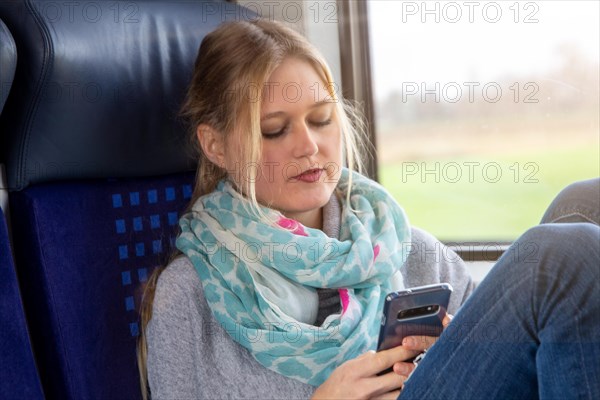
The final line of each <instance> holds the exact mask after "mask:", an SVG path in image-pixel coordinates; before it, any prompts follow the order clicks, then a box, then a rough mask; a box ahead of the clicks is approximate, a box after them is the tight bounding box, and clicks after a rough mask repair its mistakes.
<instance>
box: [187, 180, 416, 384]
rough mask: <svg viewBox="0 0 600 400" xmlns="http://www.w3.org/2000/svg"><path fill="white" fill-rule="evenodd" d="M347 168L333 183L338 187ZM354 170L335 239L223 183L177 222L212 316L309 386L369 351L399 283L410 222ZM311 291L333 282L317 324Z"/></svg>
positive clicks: (264, 359) (261, 357) (270, 364)
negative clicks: (333, 299) (257, 207)
mask: <svg viewBox="0 0 600 400" xmlns="http://www.w3.org/2000/svg"><path fill="white" fill-rule="evenodd" d="M349 173H350V172H349V171H348V170H347V169H344V170H343V171H342V176H341V178H340V182H339V184H338V189H340V190H341V192H342V193H344V194H345V193H347V190H348V175H349ZM352 174H353V175H352V181H353V183H352V191H351V195H350V204H347V203H346V198H345V196H342V199H341V202H342V216H341V229H340V238H339V240H338V239H334V238H330V237H328V236H327V235H326V234H325V233H323V232H322V231H321V230H318V229H311V228H307V227H305V226H302V225H301V224H299V223H298V222H296V221H294V220H291V219H287V218H285V217H284V216H283V215H282V214H281V213H279V212H277V211H274V210H272V209H268V208H263V212H264V213H265V214H266V215H267V216H268V217H269V219H272V220H273V221H275V223H274V224H273V225H270V224H266V223H264V222H262V221H261V220H260V219H259V218H257V217H256V216H255V215H254V213H252V212H251V211H250V208H249V207H248V205H249V201H248V200H246V199H245V198H244V197H243V196H241V195H240V194H239V193H238V192H237V191H236V190H235V189H234V188H233V187H232V185H231V183H229V182H228V181H221V182H220V183H219V184H218V186H217V189H216V190H215V191H214V192H212V193H210V194H208V195H206V196H203V197H201V198H199V199H198V201H197V202H196V203H195V204H194V206H193V208H192V211H191V212H190V213H187V214H186V215H184V216H183V217H182V218H181V220H180V221H179V225H180V226H181V229H182V233H181V234H180V236H179V237H178V238H177V247H178V248H179V249H180V250H181V251H182V252H183V253H184V254H185V255H186V256H187V257H189V259H190V260H191V262H192V263H193V265H194V267H195V268H196V271H197V272H198V275H199V276H200V279H201V281H202V285H203V288H204V295H205V297H206V300H207V302H208V304H209V305H210V307H211V309H212V312H213V314H214V316H215V318H216V319H217V320H218V321H219V323H221V325H222V326H223V327H224V328H225V330H226V331H227V332H228V333H229V334H230V335H231V336H232V338H233V339H234V340H235V341H236V342H238V343H239V344H241V345H242V346H244V347H245V348H247V349H248V350H249V351H250V352H251V353H252V355H253V356H254V358H256V360H257V361H258V362H260V363H261V364H262V365H264V366H265V367H267V368H269V369H271V370H273V371H276V372H278V373H280V374H283V375H285V376H288V377H290V378H294V379H297V380H299V381H301V382H305V383H308V384H311V385H313V386H318V385H320V384H321V383H323V382H324V381H325V380H326V379H327V377H328V376H329V375H330V374H331V372H332V371H333V370H334V369H335V368H336V367H337V366H339V365H340V364H342V363H343V362H344V361H346V360H350V359H353V358H355V357H357V356H358V355H360V354H362V353H364V352H365V351H367V350H373V349H374V348H375V346H376V342H377V335H378V330H379V320H380V318H381V310H382V307H383V300H384V297H385V296H386V295H387V293H388V292H390V291H392V290H399V289H402V288H403V287H404V284H403V281H402V275H401V274H400V267H401V266H402V265H403V264H404V262H405V261H406V257H407V256H408V250H409V246H408V245H409V243H410V228H409V224H408V220H407V218H406V216H405V214H404V212H403V210H402V209H401V208H400V207H399V206H398V204H397V203H396V202H395V201H394V200H393V199H392V197H391V196H390V195H389V193H388V192H386V191H385V189H383V188H382V187H381V186H380V185H378V184H377V183H375V182H373V181H371V180H369V179H367V178H365V177H363V176H361V175H359V174H357V173H355V172H353V173H352ZM315 288H337V289H338V290H339V293H340V302H341V305H342V311H341V313H339V314H333V315H330V316H329V317H327V319H326V320H325V321H324V322H323V324H322V325H321V326H314V325H313V324H314V322H315V320H316V317H317V311H318V295H317V293H316V290H315Z"/></svg>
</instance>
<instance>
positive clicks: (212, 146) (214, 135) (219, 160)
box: [196, 124, 225, 168]
mask: <svg viewBox="0 0 600 400" xmlns="http://www.w3.org/2000/svg"><path fill="white" fill-rule="evenodd" d="M196 137H197V138H198V142H199V143H200V146H201V147H202V151H203V152H204V155H206V157H208V159H209V160H210V161H211V162H212V163H213V164H215V165H217V166H219V167H220V168H225V143H224V138H223V135H221V134H220V133H219V132H218V131H217V130H215V129H214V128H212V127H211V126H209V125H206V124H200V125H198V128H196Z"/></svg>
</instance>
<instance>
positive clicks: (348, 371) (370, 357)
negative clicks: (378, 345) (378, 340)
mask: <svg viewBox="0 0 600 400" xmlns="http://www.w3.org/2000/svg"><path fill="white" fill-rule="evenodd" d="M417 354H419V351H418V350H409V349H407V348H405V347H403V346H398V347H394V348H392V349H389V350H384V351H380V352H377V353H376V352H374V351H368V352H366V353H364V354H362V355H360V356H358V357H356V358H355V359H353V360H349V361H346V362H345V363H343V364H342V365H340V366H339V367H337V368H336V369H335V370H334V371H333V372H332V373H331V375H330V376H329V378H328V379H327V380H326V381H325V382H323V384H322V385H321V386H319V387H318V388H317V390H315V392H314V393H313V396H312V399H315V400H316V399H396V398H397V397H398V395H400V388H401V387H402V384H403V383H404V380H405V377H404V376H403V375H399V374H397V373H394V372H389V373H387V374H384V375H381V376H377V374H378V373H380V372H381V371H385V370H386V369H388V368H390V367H392V366H395V365H396V364H401V362H402V361H404V360H408V359H411V358H413V357H414V356H416V355H417ZM402 364H404V363H402Z"/></svg>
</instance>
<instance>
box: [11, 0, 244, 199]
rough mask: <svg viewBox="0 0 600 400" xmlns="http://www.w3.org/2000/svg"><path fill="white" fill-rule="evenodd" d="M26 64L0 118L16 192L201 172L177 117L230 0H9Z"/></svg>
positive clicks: (240, 12)
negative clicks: (52, 184) (203, 48)
mask: <svg viewBox="0 0 600 400" xmlns="http://www.w3.org/2000/svg"><path fill="white" fill-rule="evenodd" d="M0 18H2V19H3V20H4V22H5V23H6V25H7V26H8V28H9V29H10V31H11V33H12V35H13V37H14V39H15V43H16V46H17V51H18V54H19V59H18V63H17V70H16V74H15V79H14V83H13V89H12V90H11V93H10V96H9V98H8V100H7V103H6V106H5V109H4V112H3V113H2V116H1V119H0V153H1V159H0V161H3V162H5V163H6V169H7V175H8V184H9V189H10V190H20V189H23V188H25V187H27V186H28V185H30V184H33V183H39V182H48V181H53V180H62V179H72V178H104V177H137V176H151V175H162V174H168V173H174V172H181V171H186V170H190V169H193V168H194V162H193V159H192V157H191V155H192V154H193V152H190V151H189V149H188V148H187V147H189V146H188V140H187V132H186V130H185V127H184V126H182V124H181V122H180V121H179V120H178V119H177V112H178V109H179V106H180V103H181V101H182V99H183V95H184V93H185V90H186V87H187V85H188V83H189V79H190V77H191V71H192V68H193V64H194V60H195V58H196V54H197V51H198V47H199V45H200V42H201V41H202V38H203V37H204V36H205V35H206V34H207V33H208V32H210V31H212V30H213V29H214V28H215V27H216V26H217V25H219V24H220V23H222V22H224V21H226V20H233V19H248V18H255V15H254V14H252V13H251V12H250V11H248V10H246V9H243V8H240V7H239V6H237V5H235V4H232V3H227V2H222V1H133V2H119V1H117V2H115V1H78V2H57V1H40V0H35V1H22V0H18V1H9V2H7V1H3V2H0Z"/></svg>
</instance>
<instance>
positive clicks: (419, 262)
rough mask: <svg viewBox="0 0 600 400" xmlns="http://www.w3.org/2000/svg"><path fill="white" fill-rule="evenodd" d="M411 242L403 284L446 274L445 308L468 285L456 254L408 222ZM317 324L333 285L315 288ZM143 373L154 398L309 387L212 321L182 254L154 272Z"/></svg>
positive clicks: (335, 229) (279, 394) (332, 222)
mask: <svg viewBox="0 0 600 400" xmlns="http://www.w3.org/2000/svg"><path fill="white" fill-rule="evenodd" d="M323 220H324V221H323V230H324V232H325V233H327V234H328V235H329V236H332V237H337V236H338V233H339V224H340V210H339V203H338V201H337V199H336V198H335V196H332V201H330V202H329V203H328V204H327V206H325V209H324V213H323ZM412 241H413V247H412V251H411V252H410V255H409V257H408V260H407V263H406V266H405V268H404V270H403V277H404V283H405V285H406V287H413V286H419V285H425V284H430V283H437V282H449V283H450V284H451V285H452V286H453V288H454V292H453V294H452V297H451V299H450V305H449V307H448V310H449V312H450V313H451V314H454V313H456V310H457V309H458V307H459V306H460V305H461V304H462V303H463V302H464V301H465V299H466V298H467V296H468V295H469V294H470V293H471V291H472V290H473V283H472V280H471V278H470V276H469V274H468V272H467V271H466V269H465V265H464V262H463V261H462V260H461V259H460V258H459V257H458V256H457V255H456V254H454V253H453V252H452V251H451V250H449V249H446V248H444V247H443V245H442V244H441V243H440V242H438V241H437V240H436V239H435V238H434V237H433V236H431V235H429V234H428V233H426V232H424V231H422V230H419V229H416V228H413V229H412ZM318 293H319V315H318V317H317V324H318V323H319V321H323V320H324V319H325V317H326V316H327V315H329V314H331V313H333V312H337V311H338V310H339V307H340V303H339V295H338V294H337V290H327V289H323V290H320V291H319V292H318ZM146 333H147V341H148V342H147V343H148V381H149V385H150V389H151V396H152V399H153V400H158V399H225V398H235V399H306V398H309V397H310V396H311V395H312V393H313V391H314V389H315V388H314V387H312V386H310V385H307V384H304V383H301V382H299V381H296V380H294V379H291V378H287V377H285V376H283V375H280V374H278V373H276V372H273V371H271V370H269V369H267V368H265V367H263V366H262V365H261V364H259V363H258V362H257V361H256V360H255V359H254V358H253V357H252V355H251V354H250V353H249V351H248V350H246V349H245V348H244V347H242V346H240V345H239V344H237V342H235V341H234V340H233V339H232V338H231V336H230V334H232V335H234V336H235V335H240V334H244V332H242V331H239V332H229V334H228V333H227V332H226V331H225V330H224V329H223V328H222V327H221V326H220V325H219V323H218V322H217V320H216V319H215V318H214V317H213V315H212V313H211V310H210V307H209V305H208V304H207V302H206V300H205V298H204V294H203V290H202V284H201V282H200V279H199V277H198V274H197V273H196V270H195V269H194V267H193V265H192V264H191V262H190V260H189V259H188V258H187V257H185V256H181V257H179V258H177V259H176V260H174V261H173V262H172V263H171V264H169V265H168V266H167V268H166V269H165V271H164V272H163V273H162V275H161V276H160V278H159V280H158V284H157V288H156V294H155V298H154V305H153V315H152V319H151V320H150V323H149V324H148V327H147V331H146Z"/></svg>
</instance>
